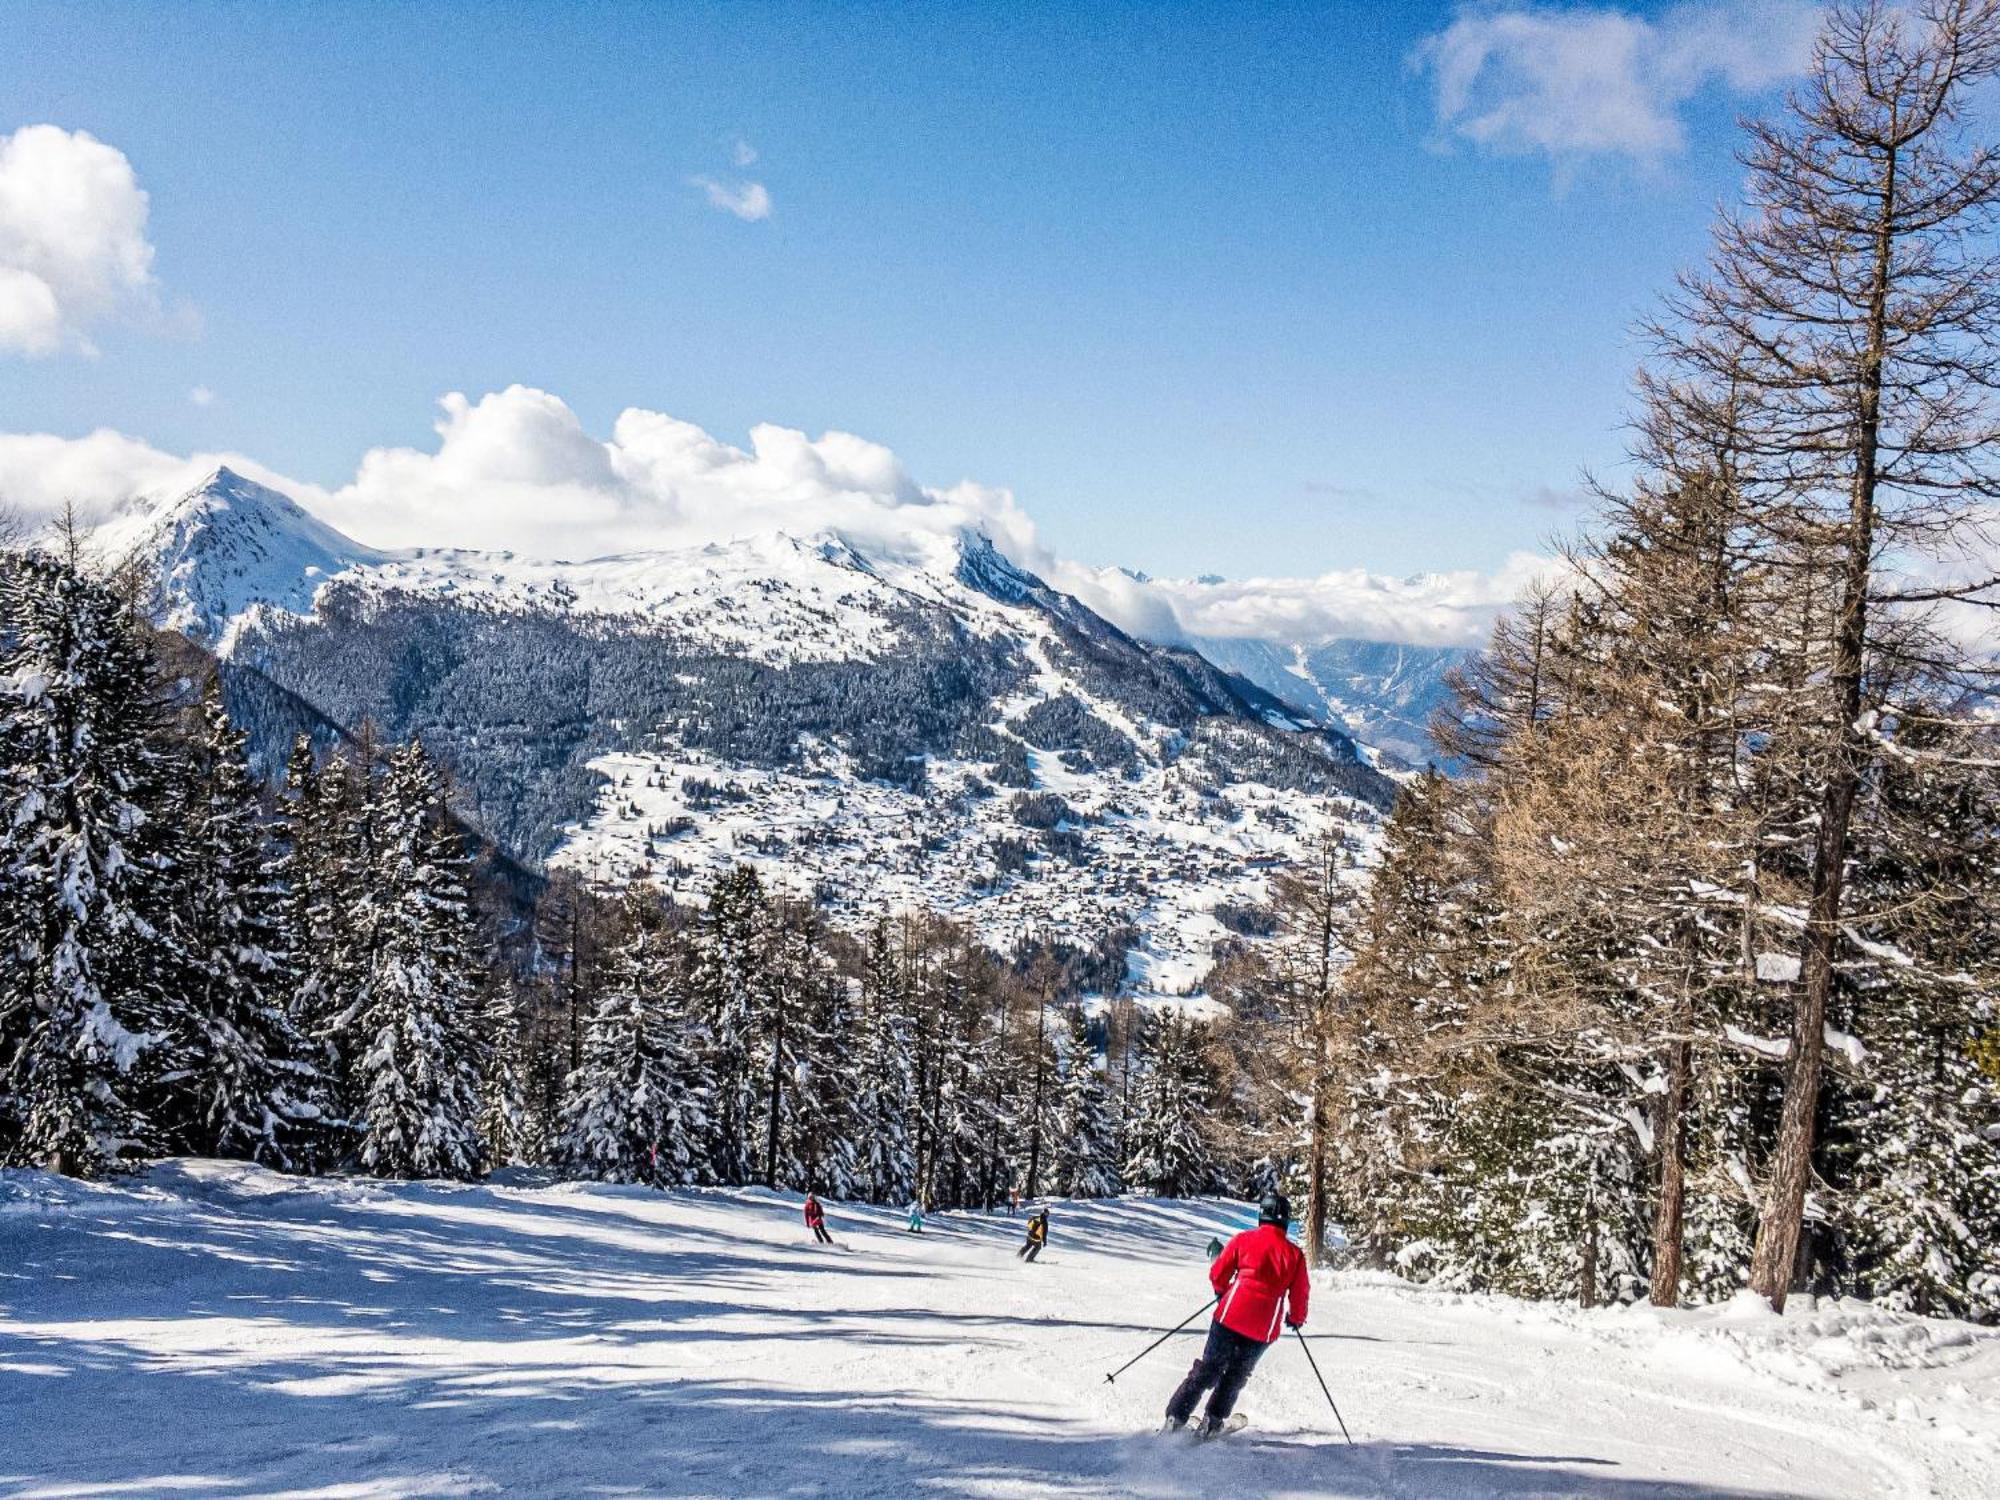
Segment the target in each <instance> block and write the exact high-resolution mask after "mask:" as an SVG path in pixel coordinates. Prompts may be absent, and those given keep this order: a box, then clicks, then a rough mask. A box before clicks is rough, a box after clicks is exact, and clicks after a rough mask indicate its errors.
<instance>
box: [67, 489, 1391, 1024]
mask: <svg viewBox="0 0 2000 1500" xmlns="http://www.w3.org/2000/svg"><path fill="white" fill-rule="evenodd" d="M141 511H142V512H143V513H141V512H134V513H130V514H127V515H125V516H122V517H121V518H119V521H118V523H117V525H116V526H115V527H113V528H110V529H109V530H108V531H107V533H106V537H105V540H106V541H107V542H110V541H119V542H123V543H124V544H125V545H126V546H128V547H129V548H131V549H133V550H135V551H137V552H138V553H139V554H141V557H140V560H141V561H142V562H143V561H150V562H152V563H153V565H154V566H155V569H156V572H157V576H158V589H159V594H158V601H157V611H158V613H159V616H160V618H161V619H162V620H163V621H164V622H165V623H168V624H171V625H173V626H175V628H177V629H181V630H183V631H185V632H186V633H187V634H189V635H190V636H191V637H193V638H195V639H198V640H201V641H202V642H203V643H204V644H207V645H209V646H210V647H211V648H212V649H213V650H214V651H215V653H216V654H217V656H218V657H219V658H220V659H221V660H222V661H223V662H224V664H225V667H226V668H227V672H228V674H229V676H230V678H231V679H233V680H234V681H235V682H236V683H237V686H238V690H239V698H242V699H243V701H244V703H246V704H248V708H247V711H248V712H249V713H250V715H251V717H252V718H253V720H257V719H258V718H259V716H260V715H261V716H262V719H261V721H259V722H253V723H252V725H251V728H252V731H253V735H254V736H256V738H257V742H258V745H259V750H260V756H261V758H262V760H263V762H264V763H265V764H266V765H267V767H269V766H274V765H275V764H276V763H277V762H278V761H279V760H280V759H281V758H282V747H283V744H284V742H285V740H286V738H287V737H288V735H289V733H291V732H294V731H295V729H296V728H297V727H298V726H297V725H295V724H292V723H289V722H285V721H284V719H285V716H284V714H283V712H282V711H281V710H282V708H283V705H284V704H285V703H286V702H288V701H295V702H297V703H299V704H303V705H306V706H308V707H309V708H310V710H311V711H312V712H313V713H314V714H315V715H318V716H320V717H322V718H323V719H324V720H325V721H326V722H327V723H330V724H333V725H335V726H338V727H339V728H340V729H341V730H343V731H344V732H347V733H353V732H355V731H357V730H358V729H359V727H360V726H361V725H362V724H363V723H370V724H373V725H374V726H376V727H377V728H378V730H379V732H380V733H381V734H382V735H384V736H386V737H388V738H391V739H398V738H403V737H407V736H409V735H417V736H420V737H422V738H423V739H424V740H425V742H426V743H427V744H428V745H429V746H430V747H431V748H432V749H433V750H434V751H435V752H437V753H438V754H439V755H440V756H441V758H443V759H444V760H445V761H446V762H447V763H448V764H450V765H451V766H452V767H454V769H455V771H456V773H457V775H458V778H459V783H460V786H461V788H462V789H463V792H464V794H465V798H466V803H467V812H468V814H469V815H470V816H471V817H472V819H473V820H474V822H475V823H476V824H478V825H479V826H480V827H481V828H483V829H484V830H486V831H487V832H488V833H489V834H490V835H491V836H492V837H493V839H494V840H495V842H496V843H497V844H498V845H499V846H500V847H501V848H502V849H504V850H506V851H508V852H509V853H511V854H513V855H515V856H517V857H519V858H521V859H523V860H525V861H527V862H528V863H529V864H531V865H534V866H542V867H548V868H575V869H578V870H580V871H582V872H584V873H586V874H588V875H591V876H593V877H597V878H602V879H606V880H622V879H628V878H633V877H645V878H651V879H655V880H658V881H660V882H661V883H663V884H665V885H667V886H669V887H670V888H674V889H682V888H685V889H686V890H687V891H688V892H689V893H690V894H691V895H695V896H698V895H699V894H700V892H701V891H702V890H703V889H704V888H705V885H706V883H707V882H708V881H710V880H712V879H713V878H714V877H715V876H716V874H718V873H719V872H720V871H722V870H724V869H726V868H728V867H729V866H731V865H732V864H735V863H739V862H748V863H752V864H758V865H761V866H762V867H764V868H765V869H766V870H767V871H768V873H769V874H770V876H771V878H772V879H774V880H775V881H778V882H779V883H781V884H789V885H791V886H792V887H794V888H796V889H798V890H799V892H800V893H801V894H812V895H815V896H817V897H818V898H819V899H821V900H822V901H823V902H824V903H825V904H827V905H828V906H829V908H830V909H832V910H834V911H835V912H836V913H838V914H845V915H846V916H848V917H851V918H853V919H855V920H862V919H865V918H866V917H867V916H868V915H869V914H870V913H871V912H875V913H879V912H880V911H881V910H882V909H884V907H885V906H886V905H900V906H909V905H923V906H927V907H930V908H932V909H937V910H945V911H950V912H953V913H955V914H958V915H961V916H963V917H965V918H966V919H968V920H970V921H971V922H973V924H974V925H975V926H976V927H977V928H978V929H979V930H980V931H981V932H982V934H983V935H984V936H986V937H987V938H988V940H989V941H993V942H994V943H996V945H1000V946H1009V945H1011V944H1012V943H1013V942H1015V941H1019V940H1020V937H1021V935H1022V934H1023V933H1024V932H1026V931H1027V930H1029V929H1033V930H1036V931H1041V932H1049V933H1054V934H1057V935H1063V936H1067V937H1070V938H1074V939H1076V940H1079V941H1080V942H1082V943H1083V944H1085V945H1088V944H1090V943H1093V942H1095V941H1096V940H1097V939H1099V938H1101V937H1102V936H1103V935H1104V934H1106V933H1107V932H1114V931H1117V932H1129V933H1130V934H1131V937H1130V942H1131V953H1130V955H1129V962H1128V978H1129V981H1130V983H1131V985H1132V986H1133V987H1134V988H1136V989H1139V990H1140V991H1142V992H1150V993H1154V994H1159V995H1169V996H1171V995H1188V994H1193V993H1197V992H1198V991H1199V988H1200V981H1201V977H1202V975H1203V974H1204V973H1205V972H1206V969H1207V967H1208V965H1209V963H1210V962H1212V961H1213V959H1214V957H1215V956H1216V955H1217V954H1218V953H1219V952H1220V951H1222V950H1223V948H1225V947H1226V946H1227V945H1228V944H1229V943H1231V942H1234V941H1237V940H1239V939H1238V937H1237V936H1236V935H1234V934H1233V930H1232V929H1231V928H1229V927H1226V926H1225V925H1224V923H1223V920H1222V919H1220V918H1218V917H1217V916H1216V911H1217V910H1218V909H1223V910H1224V911H1225V914H1226V913H1227V912H1228V911H1234V910H1236V909H1239V908H1243V907H1246V906H1255V905H1258V904H1259V903H1261V902H1262V901H1263V900H1264V899H1265V897H1266V895H1267V891H1266V889H1265V883H1266V878H1267V874H1268V871H1269V870H1270V869H1272V868H1274V867H1275V866H1277V865H1279V864H1282V863H1284V862H1285V861H1287V860H1288V859H1290V858H1294V857H1296V856H1297V855H1298V854H1299V853H1300V852H1301V850H1302V848H1303V841H1304V840H1305V839H1307V838H1309V837H1312V836H1314V835H1315V834H1317V833H1326V832H1331V833H1332V834H1334V835H1335V836H1339V837H1344V838H1351V839H1352V840H1353V841H1354V842H1355V844H1356V847H1357V848H1360V847H1362V845H1363V844H1365V842H1366V838H1367V836H1368V830H1370V829H1371V828H1372V827H1373V825H1374V822H1375V820H1376V819H1377V818H1378V817H1379V814H1380V811H1381V809H1382V808H1384V807H1385V806H1386V804H1387V802H1388V800H1389V798H1390V796H1391V795H1392V793H1393V784H1392V783H1391V782H1389V781H1388V780H1387V779H1385V778H1384V777H1382V776H1381V775H1380V774H1379V773H1378V772H1377V771H1375V770H1374V769H1373V768H1372V767H1371V766H1370V765H1369V764H1367V757H1365V756H1364V755H1363V753H1362V752H1361V751H1360V750H1359V749H1358V747H1357V746H1356V745H1355V744H1354V742H1353V741H1352V739H1350V738H1349V737H1348V736H1347V735H1345V734H1344V733H1342V732H1340V731H1339V730H1337V729H1333V728H1325V727H1319V726H1315V725H1313V724H1312V723H1311V722H1310V719H1309V717H1308V716H1306V715H1304V714H1301V713H1300V712H1298V711H1297V710H1296V709H1294V708H1291V707H1289V706H1287V705H1286V704H1285V703H1284V702H1282V701H1281V700H1280V699H1279V698H1278V697H1277V696H1275V695H1273V694H1272V693H1270V692H1269V691H1268V690H1267V689H1265V688H1264V687H1262V686H1260V685H1258V684H1255V683H1253V682H1251V681H1249V680H1248V679H1247V678H1244V677H1241V676H1238V675H1235V674H1232V673H1229V672H1226V671H1224V670H1223V669H1221V668H1219V667H1217V666H1216V665H1215V664H1214V663H1213V662H1211V661H1210V660H1208V658H1206V657H1205V656H1203V655H1202V654H1200V653H1199V652H1197V651H1194V650H1191V649H1187V648H1184V647H1182V648H1176V647H1161V646H1157V645H1151V644H1148V643H1145V642H1143V641H1140V640H1138V639H1136V638H1135V637H1133V636H1131V635H1129V634H1127V633H1126V632H1125V631H1123V630H1122V629H1120V628H1119V627H1118V626H1116V625H1114V624H1113V623H1111V622H1110V621H1108V620H1105V619H1104V618H1103V617H1101V616H1099V615H1097V614H1096V613H1095V612H1093V611H1092V610H1090V609H1089V608H1088V607H1087V606H1085V605H1084V604H1082V603H1081V602H1080V601H1078V600H1076V599H1075V598H1074V597H1072V596H1070V595H1067V594H1064V593H1062V592H1060V591H1058V590H1056V589H1053V588H1051V587H1050V586H1049V585H1048V584H1047V583H1046V582H1045V581H1044V580H1043V579H1041V578H1039V577H1038V576H1036V575H1035V574H1034V573H1033V572H1031V571H1029V570H1027V569H1024V568H1022V567H1020V566H1019V565H1018V564H1016V563H1014V562H1013V561H1011V560H1010V559H1008V558H1007V557H1005V555H1004V554H1003V553H1001V551H1000V550H999V549H998V547H996V546H995V545H994V543H993V541H992V539H991V538H990V537H987V536H985V535H984V534H983V533H979V532H977V531H971V530H967V531H962V532H960V533H958V534H956V535H952V536H946V535H941V534H922V535H919V536H916V537H914V538H912V539H911V541H910V543H909V544H908V545H906V546H884V545H871V544H865V543H863V542H862V541H861V540H859V539H856V538H853V537H850V536H845V535H841V534H839V533H836V532H824V533H818V534H814V535H811V536H806V537H799V536H793V535H790V534H786V533H780V532H766V533H759V534H755V535H752V536H750V537H743V538H737V539H735V540H732V541H730V542H726V543H710V544H705V545H701V546H696V547H688V548H678V549H661V550H658V551H653V552H639V553H625V554H619V555H614V556H607V557H600V558H587V559H583V560H581V561H576V562H570V561H547V560H542V559H536V558H526V557H521V556H519V555H516V554H509V553H491V552H472V551H464V550H458V549H450V548H422V549H406V550H401V551H388V550H382V549H374V548H367V547H364V546H362V545H361V544H359V543H356V542H353V541H352V540H351V539H350V538H346V537H344V536H343V535H341V534H340V533H339V532H337V531H334V530H333V529H332V528H330V527H326V526H325V525H324V524H323V523H320V522H318V521H317V520H316V519H315V518H313V517H311V515H310V514H309V513H308V512H306V511H305V510H304V508H303V507H302V506H299V505H298V504H297V502H295V501H292V500H291V499H290V498H289V497H286V496H283V495H281V494H280V493H279V492H277V491H273V490H268V489H266V488H265V487H263V486H258V485H255V484H254V483H253V482H251V481H248V480H245V479H243V478H242V476H240V475H236V474H233V473H230V472H228V471H219V472H218V473H217V474H216V475H213V476H211V478H210V479H209V480H208V481H206V482H205V483H204V485H202V486H197V487H196V489H195V490H194V491H191V492H189V494H187V495H183V496H180V497H176V498H174V499H172V500H167V501H155V502H153V503H152V504H151V506H150V507H149V508H141ZM149 519H150V524H148V520H149ZM252 681H254V682H256V683H260V684H265V685H268V687H269V688H270V689H271V691H268V692H261V693H260V694H258V695H257V698H258V701H257V702H256V703H249V699H248V696H247V695H244V694H242V692H241V689H242V688H243V686H244V684H246V683H250V682H252ZM274 705H276V707H274ZM274 715H275V718H274V717H273V716H274Z"/></svg>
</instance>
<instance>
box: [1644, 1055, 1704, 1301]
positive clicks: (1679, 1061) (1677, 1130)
mask: <svg viewBox="0 0 2000 1500" xmlns="http://www.w3.org/2000/svg"><path fill="white" fill-rule="evenodd" d="M1693 1072H1694V1045H1693V1043H1691V1042H1690V1041H1689V1040H1688V1039H1687V1037H1686V1035H1685V1027H1683V1035H1682V1036H1681V1037H1680V1038H1679V1039H1678V1040H1676V1041H1675V1042H1674V1043H1673V1044H1672V1045H1671V1046H1669V1047H1668V1049H1667V1092H1666V1094H1665V1096H1664V1097H1663V1098H1662V1099H1661V1101H1660V1131H1659V1136H1660V1201H1659V1206H1658V1208H1657V1209H1656V1210H1655V1212H1654V1215H1653V1286H1652V1293H1651V1296H1652V1303H1653V1305H1654V1306H1655V1307H1674V1306H1677V1305H1678V1304H1679V1302H1680V1299H1681V1258H1682V1253H1683V1251H1682V1240H1683V1235H1682V1230H1681V1222H1682V1218H1683V1213H1684V1209H1685V1205H1686V1201H1687V1100H1688V1086H1689V1083H1690V1082H1691V1079H1692V1075H1693Z"/></svg>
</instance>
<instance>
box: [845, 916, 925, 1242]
mask: <svg viewBox="0 0 2000 1500" xmlns="http://www.w3.org/2000/svg"><path fill="white" fill-rule="evenodd" d="M910 1029H911V1028H910V1019H909V1014H908V1000H907V997H906V994H905V991H904V989H903V973H902V965H901V964H900V962H899V961H898V959H897V956H896V952H895V949H894V946H893V943H892V940H891V937H890V932H889V924H888V922H886V921H880V922H877V923H876V924H875V925H874V927H873V928H871V929H870V930H869V934H868V950H867V957H866V960H865V968H864V969H863V972H862V980H861V1011H860V1016H859V1018H858V1022H857V1030H856V1041H855V1049H854V1059H853V1070H854V1084H855V1098H854V1122H855V1123H854V1129H855V1139H856V1144H857V1147H858V1150H859V1159H858V1161H857V1162H856V1167H855V1175H856V1179H857V1181H856V1186H857V1190H858V1191H859V1193H860V1194H861V1195H862V1196H864V1197H866V1198H867V1200H868V1201H869V1202H870V1203H890V1204H896V1205H898V1206H900V1205H902V1204H904V1203H907V1202H909V1201H910V1198H911V1196H912V1194H913V1193H914V1192H915V1189H916V1173H917V1158H916V1143H915V1140H914V1138H913V1135H912V1127H913V1124H914V1113H915V1109H916V1075H915V1070H914V1067H913V1062H912V1058H911V1041H910Z"/></svg>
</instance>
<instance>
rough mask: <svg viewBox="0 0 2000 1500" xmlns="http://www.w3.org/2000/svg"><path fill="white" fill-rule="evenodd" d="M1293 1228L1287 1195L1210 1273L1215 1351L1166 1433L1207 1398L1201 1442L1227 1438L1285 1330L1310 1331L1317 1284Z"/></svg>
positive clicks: (1180, 1392) (1187, 1386)
mask: <svg viewBox="0 0 2000 1500" xmlns="http://www.w3.org/2000/svg"><path fill="white" fill-rule="evenodd" d="M1291 1220H1292V1206H1291V1204H1290V1203H1288V1202H1286V1201H1285V1198H1284V1195H1283V1194H1281V1193H1268V1194H1266V1195H1265V1197H1264V1201H1263V1202H1262V1203H1260V1204H1258V1205H1257V1227H1256V1228H1255V1229H1246V1230H1244V1231H1243V1233H1241V1234H1239V1235H1237V1236H1236V1238H1235V1239H1233V1240H1231V1241H1230V1242H1229V1243H1228V1244H1227V1245H1225V1246H1224V1247H1223V1250H1222V1254H1220V1255H1218V1256H1217V1257H1216V1258H1215V1263H1214V1264H1213V1265H1212V1266H1210V1267H1209V1270H1208V1279H1209V1281H1210V1282H1211V1283H1212V1284H1213V1285H1214V1287H1215V1292H1216V1295H1217V1296H1218V1297H1219V1298H1220V1299H1221V1300H1220V1302H1219V1303H1218V1304H1217V1305H1216V1309H1215V1321H1214V1322H1213V1323H1211V1324H1209V1326H1208V1346H1207V1347H1206V1348H1205V1349H1203V1350H1202V1352H1201V1358H1200V1359H1198V1360H1196V1361H1195V1362H1194V1368H1193V1369H1191V1370H1189V1371H1188V1373H1187V1379H1185V1380H1183V1381H1182V1382H1181V1383H1180V1387H1179V1389H1177V1390H1176V1391H1175V1392H1174V1394H1173V1396H1172V1398H1171V1399H1169V1400H1168V1402H1167V1431H1169V1432H1179V1431H1180V1430H1181V1429H1182V1428H1183V1427H1185V1426H1186V1425H1187V1421H1188V1418H1189V1417H1191V1416H1193V1415H1194V1407H1195V1403H1196V1402H1197V1401H1199V1400H1200V1399H1201V1397H1202V1393H1203V1392H1204V1391H1206V1392H1208V1393H1209V1396H1208V1407H1207V1409H1206V1411H1205V1412H1204V1413H1203V1416H1202V1423H1201V1433H1202V1436H1204V1437H1209V1436H1212V1435H1214V1434H1215V1433H1217V1432H1219V1431H1221V1430H1222V1425H1223V1422H1224V1420H1225V1419H1226V1418H1227V1417H1228V1416H1229V1414H1230V1412H1231V1411H1233V1410H1234V1409H1235V1407H1236V1398H1237V1397H1238V1396H1239V1395H1241V1394H1242V1393H1243V1387H1244V1384H1245V1383H1246V1382H1247V1381H1248V1380H1249V1379H1250V1372H1251V1371H1252V1370H1254V1369H1256V1368H1257V1361H1258V1360H1259V1359H1261V1358H1262V1357H1263V1354H1264V1351H1265V1350H1266V1349H1267V1348H1269V1347H1270V1346H1271V1345H1272V1344H1274V1343H1276V1342H1277V1340H1278V1338H1279V1336H1280V1334H1281V1333H1282V1332H1283V1330H1284V1329H1285V1328H1287V1327H1290V1328H1300V1327H1303V1326H1304V1325H1305V1321H1306V1298H1307V1296H1308V1295H1309V1293H1310V1292H1311V1284H1310V1282H1309V1280H1308V1278H1307V1276H1306V1257H1305V1253H1304V1252H1303V1251H1302V1250H1300V1249H1299V1247H1298V1246H1297V1245H1294V1244H1293V1243H1292V1242H1291V1241H1290V1240H1289V1239H1287V1238H1286V1237H1285V1226H1286V1225H1288V1224H1290V1223H1291Z"/></svg>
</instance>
